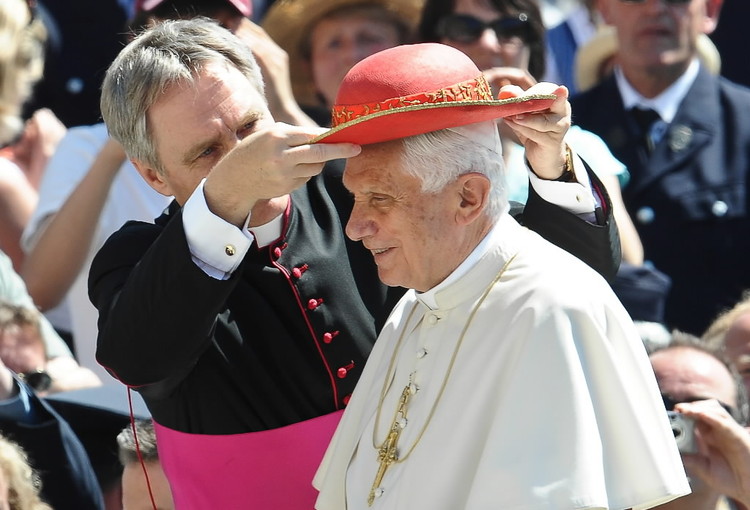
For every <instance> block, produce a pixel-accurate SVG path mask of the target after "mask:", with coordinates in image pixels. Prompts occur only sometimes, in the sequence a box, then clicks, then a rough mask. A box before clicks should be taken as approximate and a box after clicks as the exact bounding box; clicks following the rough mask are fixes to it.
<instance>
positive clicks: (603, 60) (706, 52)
mask: <svg viewBox="0 0 750 510" xmlns="http://www.w3.org/2000/svg"><path fill="white" fill-rule="evenodd" d="M697 48H698V58H700V60H701V62H702V63H703V65H705V66H706V69H708V70H709V71H710V72H711V73H713V74H719V71H720V70H721V56H720V55H719V50H718V49H716V46H714V43H713V42H712V41H711V39H710V38H709V37H708V36H707V35H706V34H701V35H700V36H699V37H698V43H697ZM616 52H617V31H616V30H615V28H614V27H613V26H610V25H601V26H600V27H599V28H598V30H597V32H596V34H594V36H593V37H592V38H591V39H590V40H589V41H588V42H586V44H584V45H583V46H581V47H580V48H578V52H577V53H576V59H575V78H576V88H577V90H578V91H579V92H583V91H585V90H588V89H590V88H591V87H593V86H594V85H596V84H597V83H599V82H600V81H601V80H602V78H603V77H604V76H606V75H607V74H608V73H609V70H610V69H608V66H609V64H610V60H611V59H612V57H614V56H615V53H616Z"/></svg>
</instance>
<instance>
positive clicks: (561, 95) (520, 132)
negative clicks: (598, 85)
mask: <svg viewBox="0 0 750 510" xmlns="http://www.w3.org/2000/svg"><path fill="white" fill-rule="evenodd" d="M535 94H554V95H555V96H557V99H556V100H555V101H554V102H553V103H552V106H550V108H549V109H548V110H545V111H542V112H534V113H527V114H522V115H514V116H511V117H506V118H505V119H504V121H505V123H506V125H507V126H508V127H509V128H510V129H511V130H513V132H514V133H515V135H516V136H517V137H518V140H519V141H520V142H521V143H522V144H523V146H524V147H525V148H526V159H528V160H529V165H530V166H531V168H532V169H533V170H534V173H535V174H536V175H537V176H539V177H540V178H542V179H548V180H555V179H557V178H559V177H560V176H561V175H562V174H563V171H564V170H565V168H566V146H565V141H564V137H565V134H566V133H567V132H568V129H569V128H570V123H571V120H570V103H568V89H567V88H565V87H563V86H562V85H555V84H554V83H545V82H542V83H537V84H536V85H533V86H531V87H530V88H528V89H527V90H525V91H524V90H522V89H521V88H520V87H518V86H516V85H506V86H504V87H502V88H501V89H500V93H499V97H500V99H503V98H508V97H517V96H524V95H535Z"/></svg>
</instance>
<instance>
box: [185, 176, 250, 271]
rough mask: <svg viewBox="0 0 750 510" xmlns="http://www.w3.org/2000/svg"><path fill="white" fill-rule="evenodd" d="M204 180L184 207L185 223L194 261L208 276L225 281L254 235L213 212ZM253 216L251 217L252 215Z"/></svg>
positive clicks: (238, 262) (248, 247)
mask: <svg viewBox="0 0 750 510" xmlns="http://www.w3.org/2000/svg"><path fill="white" fill-rule="evenodd" d="M205 182H206V180H205V179H203V180H202V181H201V183H200V184H199V185H198V187H197V188H196V189H195V191H194V192H193V194H192V195H191V196H190V198H189V199H188V201H187V202H186V203H185V206H184V207H183V208H182V223H183V228H184V229H185V237H186V238H187V242H188V248H189V249H190V254H191V255H192V257H193V261H194V262H195V263H196V265H197V266H198V267H200V268H201V269H202V270H203V271H204V272H205V273H206V274H207V275H209V276H211V277H213V278H217V279H220V280H224V279H227V278H229V276H230V275H231V274H232V272H234V271H235V270H236V269H237V267H238V266H239V265H240V262H242V259H243V258H244V257H245V254H246V253H247V250H249V249H250V246H251V245H252V244H253V240H254V238H253V235H252V234H251V233H250V232H249V231H248V230H247V229H239V228H237V227H236V226H234V225H232V224H231V223H228V222H226V221H224V220H223V219H221V218H219V217H218V216H216V215H215V214H214V213H212V212H211V211H210V210H209V208H208V204H206V197H205V195H204V194H203V184H204V183H205ZM248 217H249V214H248Z"/></svg>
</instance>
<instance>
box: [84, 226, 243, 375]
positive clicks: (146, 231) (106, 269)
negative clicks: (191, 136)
mask: <svg viewBox="0 0 750 510" xmlns="http://www.w3.org/2000/svg"><path fill="white" fill-rule="evenodd" d="M236 280H237V278H236V277H235V276H233V277H232V278H230V279H228V280H217V279H214V278H211V277H210V276H208V275H206V274H205V273H204V272H203V271H202V270H201V269H200V268H199V267H198V266H196V264H195V263H194V262H193V260H192V258H191V255H190V250H189V248H188V244H187V239H186V238H185V232H184V228H183V225H182V217H181V212H180V211H177V212H176V214H175V215H174V217H173V218H172V219H171V220H170V221H169V222H168V223H167V224H166V225H165V226H163V227H162V226H161V225H155V224H150V223H142V222H129V223H127V224H126V225H125V226H123V228H122V229H120V230H119V231H118V232H115V233H114V234H112V236H110V238H109V239H108V240H107V242H106V243H105V244H104V246H103V247H102V248H101V249H100V250H99V252H98V253H97V255H96V256H95V258H94V260H93V262H92V264H91V269H90V272H89V298H90V299H91V302H92V303H93V304H94V306H95V307H96V308H97V309H98V311H99V322H98V324H99V336H98V339H97V350H96V356H97V361H98V362H99V363H100V364H101V365H102V366H104V367H105V368H107V369H108V370H109V371H110V372H111V373H112V374H113V375H114V376H115V377H116V378H117V379H119V380H121V381H122V382H124V383H125V384H127V385H129V386H135V387H139V386H144V385H153V384H154V383H165V384H166V382H167V381H174V382H176V381H179V380H181V379H182V378H183V377H184V376H185V374H187V373H188V372H189V371H190V370H191V369H192V368H193V367H194V365H195V363H196V362H197V361H198V359H199V358H200V356H201V354H202V353H203V352H204V351H205V349H206V348H208V346H209V345H210V342H211V333H212V330H213V327H214V324H215V321H216V317H217V316H218V314H219V312H220V311H221V309H222V308H223V307H224V304H225V302H226V299H227V296H228V295H229V293H230V292H231V291H232V289H233V288H234V286H235V282H236Z"/></svg>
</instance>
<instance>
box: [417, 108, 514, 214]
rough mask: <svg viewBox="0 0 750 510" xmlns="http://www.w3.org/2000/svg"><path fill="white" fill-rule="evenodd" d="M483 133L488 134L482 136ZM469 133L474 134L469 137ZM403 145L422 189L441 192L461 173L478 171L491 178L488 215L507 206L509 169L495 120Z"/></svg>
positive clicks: (431, 135) (448, 130)
mask: <svg viewBox="0 0 750 510" xmlns="http://www.w3.org/2000/svg"><path fill="white" fill-rule="evenodd" d="M488 130H491V131H488ZM482 132H483V133H484V135H485V136H481V133H482ZM469 133H471V134H472V136H471V137H468V136H466V135H467V134H469ZM488 134H492V136H491V137H490V136H487V135H488ZM474 135H479V136H474ZM403 146H404V153H403V163H404V166H405V168H406V169H407V171H408V172H409V173H410V174H411V175H413V176H415V177H417V178H419V179H420V180H421V181H422V192H424V193H437V192H439V191H440V190H442V189H443V188H444V187H445V186H446V185H447V184H448V183H450V182H453V181H454V180H456V179H457V178H458V177H459V176H461V175H464V174H467V173H471V172H476V173H479V174H482V175H484V176H486V177H487V178H488V179H489V181H490V196H489V201H488V204H487V209H486V210H485V213H486V214H487V216H488V217H490V218H496V217H498V216H499V215H500V214H501V213H502V212H503V211H505V210H506V209H507V207H508V193H507V186H506V184H505V168H504V165H503V158H502V149H501V145H500V137H499V135H498V134H497V126H496V125H495V123H494V122H491V121H490V122H483V123H480V124H473V125H471V127H468V126H464V127H462V128H451V129H443V130H440V131H433V132H431V133H425V134H422V135H417V136H412V137H409V138H404V139H403Z"/></svg>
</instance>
